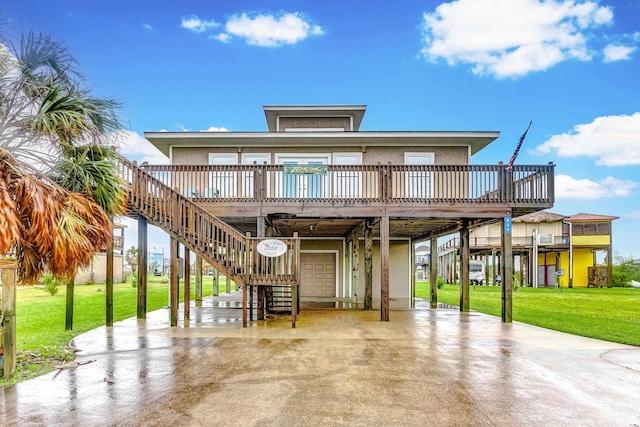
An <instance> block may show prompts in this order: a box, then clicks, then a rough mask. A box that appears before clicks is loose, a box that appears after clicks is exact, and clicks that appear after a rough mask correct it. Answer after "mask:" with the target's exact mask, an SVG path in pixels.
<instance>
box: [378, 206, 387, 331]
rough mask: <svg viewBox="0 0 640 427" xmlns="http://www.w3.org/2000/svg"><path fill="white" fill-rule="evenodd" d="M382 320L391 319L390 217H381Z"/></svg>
mask: <svg viewBox="0 0 640 427" xmlns="http://www.w3.org/2000/svg"><path fill="white" fill-rule="evenodd" d="M380 320H382V321H385V322H387V321H389V217H388V216H383V217H382V218H380Z"/></svg>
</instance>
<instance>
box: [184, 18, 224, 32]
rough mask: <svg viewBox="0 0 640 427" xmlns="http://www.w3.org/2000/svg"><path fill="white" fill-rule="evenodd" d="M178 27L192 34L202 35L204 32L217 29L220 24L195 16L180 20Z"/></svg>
mask: <svg viewBox="0 0 640 427" xmlns="http://www.w3.org/2000/svg"><path fill="white" fill-rule="evenodd" d="M180 26H181V27H182V28H186V29H187V30H191V31H193V32H194V33H204V32H205V31H209V30H211V29H213V28H216V27H219V26H220V23H218V22H216V21H215V20H213V19H211V20H209V21H207V20H204V19H200V18H198V16H197V15H189V16H184V17H183V18H182V22H181V23H180Z"/></svg>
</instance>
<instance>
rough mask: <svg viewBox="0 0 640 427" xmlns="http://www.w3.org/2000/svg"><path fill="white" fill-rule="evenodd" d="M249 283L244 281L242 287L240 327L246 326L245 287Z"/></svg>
mask: <svg viewBox="0 0 640 427" xmlns="http://www.w3.org/2000/svg"><path fill="white" fill-rule="evenodd" d="M248 287H249V285H247V284H246V283H245V284H244V286H243V287H242V327H243V328H246V327H247V288H248Z"/></svg>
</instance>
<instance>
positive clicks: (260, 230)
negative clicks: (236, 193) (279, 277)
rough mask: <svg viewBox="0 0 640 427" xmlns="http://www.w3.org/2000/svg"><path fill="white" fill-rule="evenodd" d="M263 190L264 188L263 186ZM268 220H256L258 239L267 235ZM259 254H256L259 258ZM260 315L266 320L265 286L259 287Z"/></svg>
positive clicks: (258, 318) (258, 316)
mask: <svg viewBox="0 0 640 427" xmlns="http://www.w3.org/2000/svg"><path fill="white" fill-rule="evenodd" d="M261 188H262V186H261ZM265 230H266V220H265V217H263V216H259V217H258V218H256V237H259V238H261V239H263V238H264V237H265V234H266V231H265ZM257 255H258V253H257V251H256V253H255V254H254V257H257ZM257 288H258V313H257V316H256V317H257V320H264V319H265V300H266V288H265V287H264V286H258V287H257Z"/></svg>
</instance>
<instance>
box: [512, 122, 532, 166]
mask: <svg viewBox="0 0 640 427" xmlns="http://www.w3.org/2000/svg"><path fill="white" fill-rule="evenodd" d="M532 123H533V121H530V122H529V126H527V130H525V131H524V133H523V134H522V136H521V137H520V141H518V145H517V146H516V151H514V152H513V156H511V159H510V160H509V163H507V169H511V168H512V167H513V163H514V162H515V161H516V157H518V152H519V151H520V147H522V143H523V142H524V139H525V138H526V136H527V132H529V128H530V127H531V124H532Z"/></svg>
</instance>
